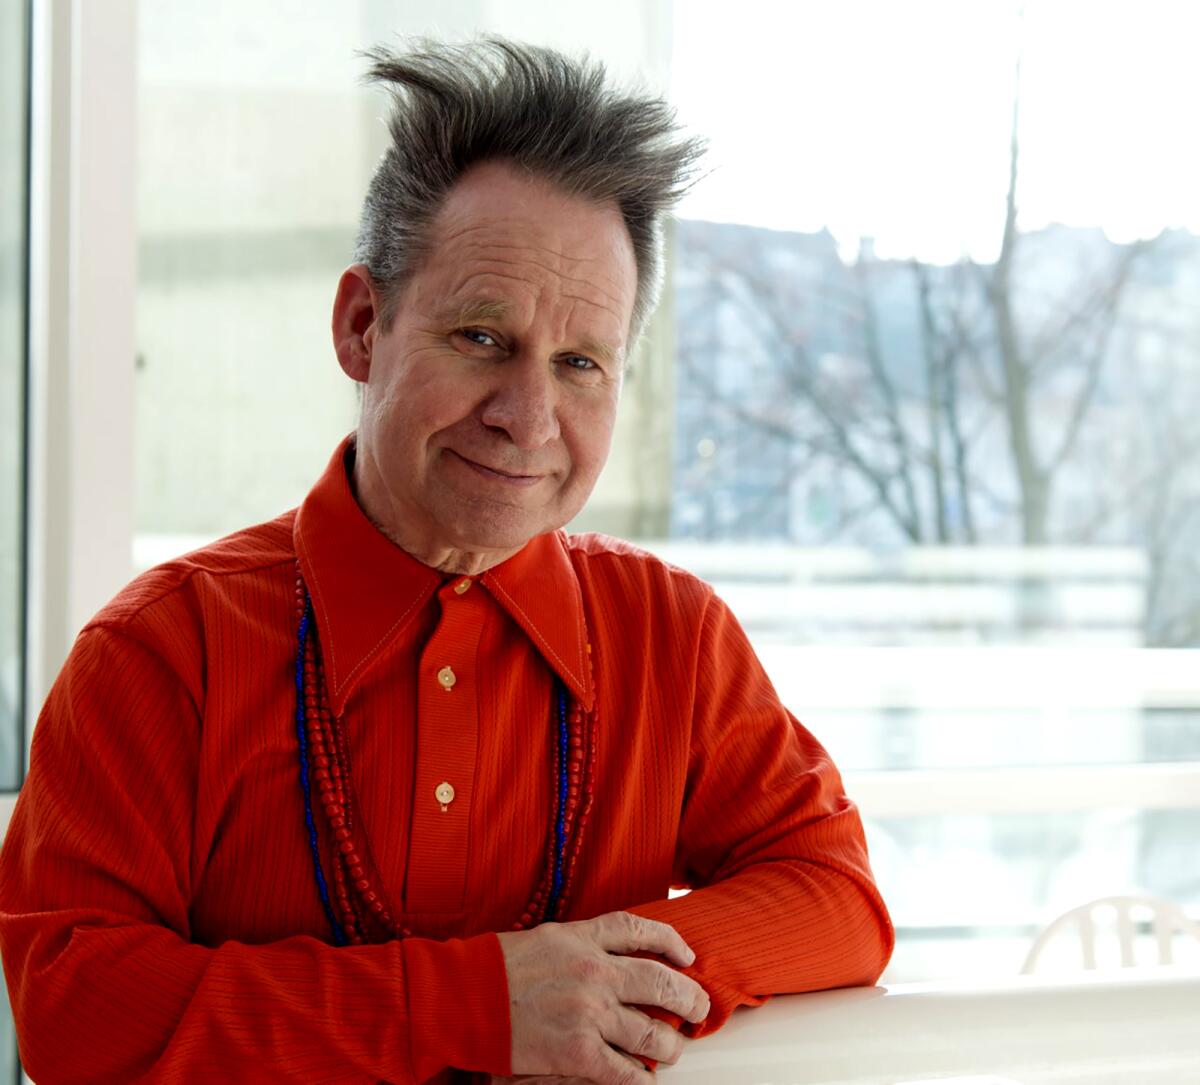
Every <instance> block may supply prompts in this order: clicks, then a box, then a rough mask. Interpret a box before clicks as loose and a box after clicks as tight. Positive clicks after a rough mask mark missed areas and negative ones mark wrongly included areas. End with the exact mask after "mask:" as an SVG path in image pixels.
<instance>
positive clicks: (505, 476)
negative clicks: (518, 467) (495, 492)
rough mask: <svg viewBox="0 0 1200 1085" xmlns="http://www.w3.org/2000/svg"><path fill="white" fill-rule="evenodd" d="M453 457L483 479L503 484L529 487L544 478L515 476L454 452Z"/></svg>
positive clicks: (523, 475) (540, 476) (539, 476)
mask: <svg viewBox="0 0 1200 1085" xmlns="http://www.w3.org/2000/svg"><path fill="white" fill-rule="evenodd" d="M448 451H450V452H454V450H453V449H449V450H448ZM454 455H455V456H457V457H458V459H460V460H462V462H463V463H465V464H466V465H467V466H468V467H471V468H473V469H474V470H475V471H477V472H479V473H480V474H482V475H484V476H485V477H490V478H495V479H500V480H502V481H505V482H511V483H515V484H516V485H524V486H529V485H532V484H533V483H535V482H540V481H541V480H542V478H544V477H545V476H544V475H542V474H533V475H525V474H516V473H515V472H512V471H504V470H502V469H501V468H499V467H491V466H489V465H488V464H486V463H480V462H479V461H478V460H472V459H470V458H469V457H467V456H464V455H462V453H460V452H454Z"/></svg>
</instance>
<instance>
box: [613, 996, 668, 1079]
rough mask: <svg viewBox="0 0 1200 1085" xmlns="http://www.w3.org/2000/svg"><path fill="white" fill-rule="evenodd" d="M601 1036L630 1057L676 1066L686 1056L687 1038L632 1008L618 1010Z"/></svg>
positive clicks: (623, 1007) (620, 1007) (625, 1007)
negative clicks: (680, 1058)
mask: <svg viewBox="0 0 1200 1085" xmlns="http://www.w3.org/2000/svg"><path fill="white" fill-rule="evenodd" d="M600 1031H601V1035H603V1037H604V1038H605V1039H606V1040H607V1041H608V1042H609V1043H610V1044H612V1045H613V1046H614V1047H616V1048H618V1049H619V1050H621V1051H623V1052H625V1053H626V1054H629V1055H644V1056H645V1057H646V1058H648V1059H654V1061H655V1062H659V1063H666V1064H668V1065H670V1066H674V1065H675V1063H677V1062H678V1061H679V1056H680V1055H682V1054H683V1037H682V1036H680V1035H679V1033H678V1032H676V1031H675V1030H674V1029H673V1028H671V1026H670V1025H668V1024H667V1023H666V1022H665V1021H656V1020H654V1018H653V1017H649V1016H647V1015H646V1014H644V1013H642V1012H641V1010H635V1009H633V1008H632V1007H630V1006H617V1007H616V1008H615V1009H614V1011H613V1014H612V1017H611V1019H610V1020H609V1021H608V1022H606V1023H605V1025H604V1026H603V1027H602V1028H601V1030H600Z"/></svg>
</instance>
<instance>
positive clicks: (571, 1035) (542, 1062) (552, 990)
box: [492, 912, 709, 1085]
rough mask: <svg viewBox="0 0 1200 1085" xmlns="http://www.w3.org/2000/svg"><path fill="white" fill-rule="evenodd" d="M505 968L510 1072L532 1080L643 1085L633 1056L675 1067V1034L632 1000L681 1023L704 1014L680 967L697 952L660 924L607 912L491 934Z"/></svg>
mask: <svg viewBox="0 0 1200 1085" xmlns="http://www.w3.org/2000/svg"><path fill="white" fill-rule="evenodd" d="M499 939H500V947H501V949H502V950H503V952H504V966H505V969H506V970H507V972H508V994H509V1004H510V1014H511V1022H512V1068H513V1073H514V1074H515V1075H516V1076H515V1077H512V1078H493V1079H492V1081H493V1083H494V1085H500V1083H501V1082H521V1083H523V1085H537V1083H540V1082H547V1083H549V1082H554V1083H555V1085H566V1083H570V1082H579V1083H583V1082H587V1083H594V1085H650V1083H652V1082H653V1081H654V1075H653V1074H651V1073H650V1072H649V1071H648V1070H646V1068H645V1065H644V1064H643V1063H642V1061H641V1060H640V1059H638V1058H636V1057H635V1056H638V1055H641V1056H645V1057H646V1058H648V1059H654V1060H656V1061H657V1062H660V1063H666V1064H673V1063H674V1062H676V1061H677V1060H678V1058H679V1056H680V1054H681V1052H682V1051H683V1037H682V1036H680V1035H679V1033H678V1032H677V1031H676V1030H675V1029H673V1028H672V1027H671V1026H670V1025H668V1024H667V1023H666V1022H664V1021H657V1020H655V1019H654V1018H652V1017H649V1016H647V1015H646V1014H645V1013H643V1012H642V1011H641V1010H639V1009H637V1008H636V1007H637V1006H657V1007H661V1008H662V1009H664V1010H667V1011H670V1012H671V1013H675V1014H678V1015H679V1016H680V1017H682V1018H684V1019H685V1020H687V1021H693V1022H700V1021H703V1020H704V1018H705V1017H707V1016H708V1011H709V999H708V995H707V994H706V993H705V990H704V988H703V987H701V986H700V984H698V983H697V982H696V981H695V980H693V979H692V978H691V977H690V976H686V975H684V974H683V973H682V972H677V971H676V970H675V969H673V968H669V967H668V966H667V965H665V964H662V963H661V962H659V961H652V960H646V959H644V958H640V957H631V956H629V954H632V953H653V954H656V955H658V956H660V957H663V958H665V959H666V960H668V961H670V962H671V963H672V964H676V965H678V966H679V967H680V968H686V967H687V966H688V965H690V964H691V963H692V961H694V960H695V954H694V953H693V952H692V950H691V949H690V948H689V947H688V945H687V943H686V942H684V940H683V939H682V938H681V937H680V936H679V933H678V932H677V931H676V930H675V929H674V928H673V927H671V926H669V925H668V924H666V923H657V922H655V921H654V920H650V919H643V918H642V917H641V916H636V915H633V914H631V913H629V912H610V913H608V914H607V915H601V916H597V917H596V918H595V919H587V920H583V921H581V922H577V923H544V924H542V925H541V926H540V927H535V928H534V929H533V930H529V931H515V932H508V933H504V934H501V935H499Z"/></svg>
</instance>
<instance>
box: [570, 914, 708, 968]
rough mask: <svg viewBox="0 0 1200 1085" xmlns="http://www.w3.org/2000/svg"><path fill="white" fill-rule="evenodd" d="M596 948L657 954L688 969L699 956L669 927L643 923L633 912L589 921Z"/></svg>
mask: <svg viewBox="0 0 1200 1085" xmlns="http://www.w3.org/2000/svg"><path fill="white" fill-rule="evenodd" d="M587 922H588V923H589V924H590V925H592V926H593V927H594V928H595V930H594V934H595V937H596V942H597V944H598V945H599V946H600V947H601V949H606V950H608V952H609V953H638V952H642V953H657V954H659V955H660V956H662V957H666V958H667V959H668V960H670V961H673V962H674V963H675V964H677V965H679V966H680V967H681V968H687V966H688V965H690V964H691V963H692V962H693V961H694V960H695V959H696V954H694V953H693V952H692V949H691V947H690V946H689V945H688V944H687V943H686V942H685V941H684V940H683V938H682V937H681V935H680V934H679V932H678V931H677V930H676V929H675V928H674V927H672V926H671V925H670V924H669V923H659V922H658V921H657V920H654V919H644V918H642V916H640V915H634V914H633V913H632V912H609V913H608V914H607V915H601V916H597V917H596V918H595V919H590V920H588V921H587Z"/></svg>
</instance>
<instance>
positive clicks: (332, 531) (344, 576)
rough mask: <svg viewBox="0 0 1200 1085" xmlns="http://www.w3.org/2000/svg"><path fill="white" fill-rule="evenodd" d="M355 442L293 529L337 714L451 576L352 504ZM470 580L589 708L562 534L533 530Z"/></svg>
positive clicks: (581, 627)
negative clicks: (409, 549) (514, 549)
mask: <svg viewBox="0 0 1200 1085" xmlns="http://www.w3.org/2000/svg"><path fill="white" fill-rule="evenodd" d="M353 441H354V435H353V434H351V435H350V436H349V437H347V438H346V439H345V440H344V441H343V442H342V443H341V444H340V445H339V446H338V448H337V450H336V451H335V452H334V454H333V456H332V458H331V459H330V461H329V466H328V467H326V469H325V473H324V474H323V475H322V476H321V478H320V479H319V480H318V482H317V484H316V485H315V486H314V487H313V488H312V490H311V491H310V492H309V494H308V496H307V497H306V498H305V499H304V502H303V503H302V504H301V506H300V508H299V510H298V511H297V514H296V523H295V528H294V529H293V535H294V542H295V547H296V556H297V558H298V560H299V562H300V571H301V573H302V574H303V576H304V582H305V585H306V586H307V587H308V591H309V594H310V595H311V596H312V602H313V609H314V611H315V614H316V620H317V628H318V629H319V630H320V635H321V643H322V654H323V657H324V663H325V672H326V676H327V680H328V683H329V697H330V702H331V707H332V709H333V711H334V712H335V713H337V714H339V715H340V714H341V713H342V712H343V711H344V709H345V705H346V700H347V699H348V697H349V696H350V693H351V692H352V690H353V689H354V687H355V685H356V684H357V682H358V680H359V679H360V678H361V677H362V675H363V674H364V673H365V672H366V671H367V669H368V668H369V667H370V666H371V664H372V663H373V662H374V661H375V660H376V659H378V658H379V656H380V655H382V654H383V652H384V651H385V650H386V649H387V647H388V645H390V644H391V643H392V641H393V640H394V638H395V637H396V636H398V635H399V634H400V632H401V631H402V630H403V629H404V628H405V627H406V626H407V625H408V623H409V622H410V621H411V620H412V619H413V618H415V617H416V615H417V614H419V613H420V612H421V610H422V608H423V607H424V606H425V605H426V604H427V603H428V602H429V599H430V597H431V596H432V595H433V594H434V592H436V591H437V590H438V588H439V587H441V585H442V584H443V583H445V582H446V580H447V579H450V578H447V577H446V576H445V575H444V574H442V573H441V572H439V571H438V570H437V569H432V568H430V567H429V566H428V565H422V564H421V563H420V562H419V561H417V560H416V559H415V558H413V557H411V556H410V555H409V554H407V553H405V552H404V551H403V550H401V549H400V547H398V546H397V545H396V544H395V543H393V542H392V541H391V540H390V539H388V538H387V537H386V536H385V535H383V533H382V532H380V531H379V529H378V528H376V527H375V525H374V524H372V523H371V521H370V520H368V519H367V517H366V515H365V514H364V513H363V511H362V509H361V508H359V506H358V502H357V501H355V499H354V495H353V493H352V492H351V490H350V480H349V477H348V475H349V471H350V468H351V464H352V463H353V457H354V450H353ZM477 582H478V583H479V584H481V585H482V586H483V587H484V588H486V589H487V591H488V592H489V594H491V595H492V597H493V598H494V599H495V600H496V602H497V603H498V604H499V605H500V606H501V607H502V608H503V609H504V610H505V611H506V612H507V613H508V615H509V616H510V617H511V618H512V620H513V621H514V622H516V624H517V625H518V626H519V627H520V628H521V629H522V630H523V631H524V633H525V635H526V636H527V637H529V639H530V641H531V642H532V643H533V645H534V647H535V648H536V649H537V650H538V652H539V654H540V655H541V656H542V657H543V659H545V661H546V664H547V665H548V666H549V667H550V669H551V670H553V671H554V672H555V673H556V674H557V675H558V676H559V677H560V678H561V679H562V680H563V682H564V683H565V684H566V686H567V688H568V689H569V690H570V691H571V693H572V695H573V696H574V697H575V698H576V699H577V700H578V701H579V702H580V703H581V705H582V706H583V707H584V709H585V710H586V709H590V708H591V707H592V700H593V687H592V673H591V665H590V662H589V660H588V653H589V650H590V648H589V645H588V637H587V627H586V624H585V621H584V612H583V594H582V592H581V591H580V587H579V580H578V578H577V577H576V575H575V569H574V567H573V566H572V564H571V558H570V555H569V554H568V552H567V543H566V536H565V535H564V533H563V532H561V531H556V532H553V533H551V534H548V535H538V536H537V537H535V538H533V539H531V540H530V541H529V542H528V543H527V544H526V545H525V547H524V549H522V550H521V551H520V552H519V553H517V554H515V555H514V556H513V557H511V558H509V559H508V560H507V561H504V562H502V563H501V564H499V565H496V566H494V567H493V568H491V569H489V570H487V572H485V573H483V575H482V576H480V577H478V578H477Z"/></svg>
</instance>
